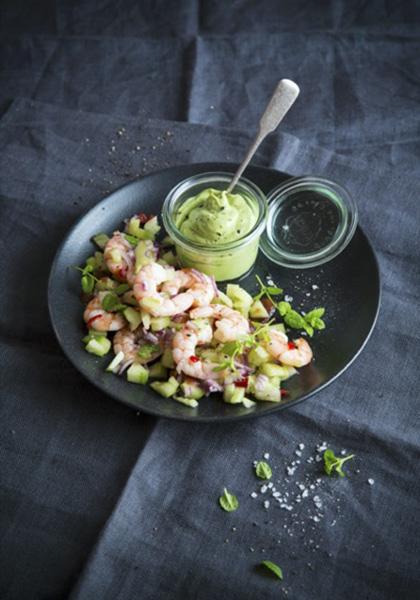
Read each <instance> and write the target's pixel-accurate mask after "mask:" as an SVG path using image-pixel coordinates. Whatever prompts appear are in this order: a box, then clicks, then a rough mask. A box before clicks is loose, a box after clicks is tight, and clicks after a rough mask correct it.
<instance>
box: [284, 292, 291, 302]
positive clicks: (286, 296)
mask: <svg viewBox="0 0 420 600" xmlns="http://www.w3.org/2000/svg"><path fill="white" fill-rule="evenodd" d="M284 300H285V302H293V296H289V295H288V294H286V295H285V297H284Z"/></svg>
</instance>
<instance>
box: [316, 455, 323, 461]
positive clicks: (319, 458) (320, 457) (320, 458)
mask: <svg viewBox="0 0 420 600" xmlns="http://www.w3.org/2000/svg"><path fill="white" fill-rule="evenodd" d="M315 460H316V462H321V460H322V456H319V454H317V455H316V456H315Z"/></svg>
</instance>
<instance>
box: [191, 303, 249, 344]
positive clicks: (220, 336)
mask: <svg viewBox="0 0 420 600" xmlns="http://www.w3.org/2000/svg"><path fill="white" fill-rule="evenodd" d="M190 317H191V318H192V319H197V318H199V317H214V319H215V327H216V331H215V332H214V337H215V339H216V340H218V341H219V342H234V341H235V340H237V339H238V338H240V337H242V336H244V335H247V334H248V333H249V322H248V320H247V319H246V318H245V317H244V316H243V315H241V313H240V312H239V311H237V310H234V309H233V308H229V307H227V306H222V305H221V304H214V305H211V306H201V307H199V308H194V309H193V310H191V311H190Z"/></svg>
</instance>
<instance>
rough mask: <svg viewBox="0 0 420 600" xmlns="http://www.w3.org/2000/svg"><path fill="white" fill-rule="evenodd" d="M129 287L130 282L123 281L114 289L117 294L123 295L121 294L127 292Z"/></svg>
mask: <svg viewBox="0 0 420 600" xmlns="http://www.w3.org/2000/svg"><path fill="white" fill-rule="evenodd" d="M129 289H130V286H129V285H128V283H121V284H120V285H118V286H117V287H116V288H115V290H114V291H115V293H116V294H117V296H121V294H125V292H128V290H129Z"/></svg>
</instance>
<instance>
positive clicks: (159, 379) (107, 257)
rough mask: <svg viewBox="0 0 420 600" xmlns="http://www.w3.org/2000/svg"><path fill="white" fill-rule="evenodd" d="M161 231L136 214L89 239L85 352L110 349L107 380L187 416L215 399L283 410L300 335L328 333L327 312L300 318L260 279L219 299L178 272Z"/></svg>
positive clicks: (205, 283) (303, 345)
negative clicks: (141, 388) (122, 382)
mask: <svg viewBox="0 0 420 600" xmlns="http://www.w3.org/2000/svg"><path fill="white" fill-rule="evenodd" d="M159 231H160V227H159V225H158V220H157V217H156V216H153V215H145V214H143V213H141V214H139V215H135V216H133V217H132V218H131V219H127V220H126V221H125V222H124V227H123V231H115V232H114V233H113V234H112V236H111V237H108V235H106V234H103V233H101V234H98V235H96V236H95V237H94V238H93V241H94V242H95V243H96V245H97V247H98V251H96V252H95V253H94V255H93V256H91V257H89V258H88V259H87V261H86V264H85V266H84V267H83V268H79V267H78V270H79V271H81V286H82V292H83V293H82V300H83V302H84V305H85V306H84V312H83V319H84V322H85V325H86V327H87V334H86V336H85V337H84V338H83V342H84V344H85V349H86V351H87V352H89V353H92V354H95V355H97V356H105V355H107V354H108V353H111V352H112V351H113V358H112V360H111V361H110V363H109V365H108V366H107V367H106V370H107V371H108V372H109V373H110V374H114V375H118V376H124V377H125V378H126V379H127V380H128V382H130V383H133V384H140V385H144V384H148V383H149V384H150V386H151V387H152V388H153V390H154V391H155V392H157V393H158V394H160V395H161V396H163V397H165V398H173V399H174V400H175V401H178V402H181V403H183V404H185V405H187V406H189V407H192V408H194V407H197V406H198V401H199V400H200V399H201V398H203V397H204V396H208V395H209V394H212V393H213V392H219V393H221V394H222V395H223V400H224V401H225V402H227V403H229V404H241V405H244V406H245V407H247V408H251V407H252V406H254V405H255V403H256V402H258V401H263V402H281V401H282V396H285V395H287V392H286V390H284V389H282V382H283V381H285V380H286V379H288V378H289V377H291V376H293V375H295V374H296V373H297V370H296V369H298V368H300V367H303V366H305V365H307V364H309V363H310V362H311V360H312V358H313V354H312V350H311V347H310V344H309V342H308V339H307V336H308V335H309V336H311V335H312V334H313V332H314V329H323V328H324V327H325V325H324V322H323V321H322V319H321V317H322V316H323V314H324V309H319V308H318V309H314V310H313V311H311V312H310V313H306V315H305V314H299V313H297V312H296V311H294V310H293V309H292V308H291V306H290V304H288V303H287V302H285V301H281V300H279V298H280V297H281V296H282V290H281V289H280V288H277V287H273V286H271V287H270V286H266V285H264V284H263V283H262V281H261V280H260V279H259V278H257V279H258V282H259V285H260V290H259V293H257V294H256V296H254V297H252V296H251V295H250V294H249V293H248V292H247V291H245V290H244V289H242V288H241V287H240V286H239V285H234V284H229V285H227V288H226V290H225V292H223V291H222V290H219V289H218V287H217V286H216V283H215V281H214V279H213V277H211V276H209V275H205V274H204V273H202V272H200V271H197V270H195V269H191V268H189V269H188V268H179V266H178V262H177V257H176V254H175V251H174V250H173V247H172V242H171V240H170V239H169V238H164V239H163V240H161V241H160V242H159V243H158V242H157V241H156V238H157V236H158V234H159ZM293 328H294V329H295V330H296V329H300V330H301V331H302V332H303V331H304V332H305V333H304V335H305V336H306V337H302V336H301V334H300V333H299V335H296V336H293V335H291V334H290V333H289V332H290V331H291V330H293ZM295 333H296V332H295ZM289 336H290V337H289Z"/></svg>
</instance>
